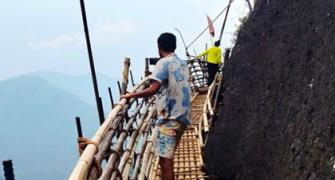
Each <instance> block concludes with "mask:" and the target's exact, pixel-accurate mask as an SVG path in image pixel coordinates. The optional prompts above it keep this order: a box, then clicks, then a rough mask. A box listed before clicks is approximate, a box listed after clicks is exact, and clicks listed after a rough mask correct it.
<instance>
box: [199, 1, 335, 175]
mask: <svg viewBox="0 0 335 180" xmlns="http://www.w3.org/2000/svg"><path fill="white" fill-rule="evenodd" d="M224 76H225V78H226V84H225V88H226V89H225V92H224V94H223V97H222V100H223V104H222V105H221V107H220V112H219V117H218V119H217V123H216V124H215V127H214V128H213V129H212V131H211V133H210V135H209V139H208V144H207V146H206V149H205V160H206V166H207V169H208V171H209V174H214V175H217V176H218V177H219V179H246V180H253V179H255V180H263V179H264V180H272V179H273V180H277V179H278V180H282V179H321V180H323V179H335V169H333V165H334V163H335V129H334V128H335V1H334V0H258V2H257V4H256V7H255V10H254V12H253V13H252V14H251V16H250V17H249V19H248V20H247V22H246V23H245V24H244V26H243V27H242V28H241V31H240V32H239V34H238V38H237V43H236V46H235V48H234V49H233V51H232V55H231V59H230V61H229V62H227V64H226V66H225V73H224Z"/></svg>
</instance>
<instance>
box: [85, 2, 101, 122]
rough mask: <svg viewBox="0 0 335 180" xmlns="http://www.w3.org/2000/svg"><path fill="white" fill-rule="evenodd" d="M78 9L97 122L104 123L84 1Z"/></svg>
mask: <svg viewBox="0 0 335 180" xmlns="http://www.w3.org/2000/svg"><path fill="white" fill-rule="evenodd" d="M80 7H81V13H82V19H83V25H84V31H85V38H86V46H87V52H88V58H89V62H90V68H91V75H92V81H93V88H94V95H95V100H96V105H97V109H98V114H99V120H100V122H103V121H104V113H103V112H102V109H100V105H99V97H100V95H99V89H98V82H97V78H96V73H95V67H94V60H93V53H92V48H91V42H90V35H89V30H88V23H87V17H86V10H85V3H84V0H80Z"/></svg>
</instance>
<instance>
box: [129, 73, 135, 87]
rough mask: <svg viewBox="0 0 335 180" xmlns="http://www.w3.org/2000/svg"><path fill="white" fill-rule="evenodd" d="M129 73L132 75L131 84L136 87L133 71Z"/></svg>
mask: <svg viewBox="0 0 335 180" xmlns="http://www.w3.org/2000/svg"><path fill="white" fill-rule="evenodd" d="M129 73H130V79H131V84H132V86H133V87H134V86H135V81H134V76H133V71H131V70H129Z"/></svg>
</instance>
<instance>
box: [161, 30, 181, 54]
mask: <svg viewBox="0 0 335 180" xmlns="http://www.w3.org/2000/svg"><path fill="white" fill-rule="evenodd" d="M157 43H158V47H159V48H160V49H162V50H163V51H165V52H174V50H176V47H177V39H176V36H175V35H174V34H172V33H168V32H166V33H163V34H161V35H160V36H159V37H158V39H157Z"/></svg>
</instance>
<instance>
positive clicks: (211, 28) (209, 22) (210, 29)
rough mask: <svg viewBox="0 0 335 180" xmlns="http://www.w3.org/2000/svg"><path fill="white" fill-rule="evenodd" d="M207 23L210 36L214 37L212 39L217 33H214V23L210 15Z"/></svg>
mask: <svg viewBox="0 0 335 180" xmlns="http://www.w3.org/2000/svg"><path fill="white" fill-rule="evenodd" d="M207 22H208V30H209V34H210V35H212V37H214V35H215V31H214V26H213V21H212V20H211V18H209V16H208V15H207Z"/></svg>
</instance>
